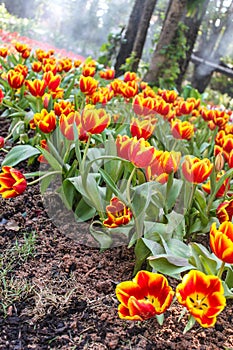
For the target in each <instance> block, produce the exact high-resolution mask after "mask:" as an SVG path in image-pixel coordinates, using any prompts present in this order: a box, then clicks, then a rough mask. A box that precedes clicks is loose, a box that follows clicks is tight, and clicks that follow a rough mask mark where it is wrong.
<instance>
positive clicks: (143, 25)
mask: <svg viewBox="0 0 233 350" xmlns="http://www.w3.org/2000/svg"><path fill="white" fill-rule="evenodd" d="M156 2H157V0H146V2H145V5H144V8H143V12H142V17H141V21H140V23H139V28H138V31H137V36H136V39H135V42H134V45H133V53H134V54H135V56H134V57H135V61H134V63H133V66H132V71H133V72H136V71H137V69H138V65H139V62H140V59H141V57H142V52H143V47H144V44H145V41H146V35H147V31H148V28H149V26H150V20H151V17H152V14H153V12H154V9H155V5H156Z"/></svg>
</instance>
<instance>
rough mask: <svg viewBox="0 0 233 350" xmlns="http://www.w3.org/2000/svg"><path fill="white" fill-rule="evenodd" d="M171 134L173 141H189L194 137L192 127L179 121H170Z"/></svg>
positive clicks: (185, 122)
mask: <svg viewBox="0 0 233 350" xmlns="http://www.w3.org/2000/svg"><path fill="white" fill-rule="evenodd" d="M171 132H172V135H173V137H175V139H183V140H190V139H191V138H192V137H193V135H194V126H193V125H192V124H191V123H189V122H187V121H184V122H182V121H181V120H179V119H174V120H172V121H171Z"/></svg>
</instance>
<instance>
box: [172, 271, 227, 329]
mask: <svg viewBox="0 0 233 350" xmlns="http://www.w3.org/2000/svg"><path fill="white" fill-rule="evenodd" d="M176 297H177V300H178V302H179V303H180V304H181V305H183V306H184V307H186V309H187V310H188V311H189V313H190V314H191V315H192V316H193V317H194V318H195V319H196V321H197V322H198V323H199V324H200V325H201V326H202V327H205V328H207V327H213V326H214V325H215V323H216V320H217V316H218V315H219V314H220V312H221V311H222V310H223V309H224V308H225V306H226V299H225V297H224V289H223V286H222V282H221V280H220V279H219V278H218V277H216V276H212V275H205V274H204V273H203V272H201V271H198V270H191V271H189V273H187V274H186V275H185V276H184V277H183V279H182V282H181V283H180V284H178V286H177V288H176Z"/></svg>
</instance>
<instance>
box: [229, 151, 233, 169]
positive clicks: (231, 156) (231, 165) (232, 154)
mask: <svg viewBox="0 0 233 350" xmlns="http://www.w3.org/2000/svg"><path fill="white" fill-rule="evenodd" d="M228 165H229V168H233V149H232V151H231V152H230V154H229V158H228Z"/></svg>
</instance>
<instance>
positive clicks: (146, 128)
mask: <svg viewBox="0 0 233 350" xmlns="http://www.w3.org/2000/svg"><path fill="white" fill-rule="evenodd" d="M155 122H156V119H155ZM155 122H152V119H151V118H147V119H143V120H140V119H137V118H132V121H131V123H130V132H131V135H132V136H136V137H137V139H140V138H142V137H143V138H144V139H145V140H147V139H149V138H150V137H151V135H152V134H153V132H154V129H155Z"/></svg>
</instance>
